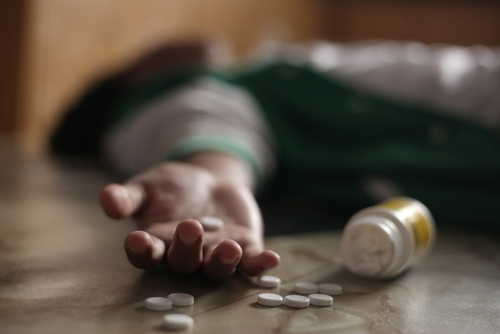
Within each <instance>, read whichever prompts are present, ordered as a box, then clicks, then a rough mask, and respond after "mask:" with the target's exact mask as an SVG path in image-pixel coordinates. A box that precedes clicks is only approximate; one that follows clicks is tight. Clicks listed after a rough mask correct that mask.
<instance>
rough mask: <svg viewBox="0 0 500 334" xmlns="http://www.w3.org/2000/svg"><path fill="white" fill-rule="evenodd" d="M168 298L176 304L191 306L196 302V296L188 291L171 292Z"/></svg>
mask: <svg viewBox="0 0 500 334" xmlns="http://www.w3.org/2000/svg"><path fill="white" fill-rule="evenodd" d="M168 299H170V300H171V301H172V304H173V305H174V306H189V305H193V304H194V297H193V296H191V295H189V294H187V293H171V294H169V295H168Z"/></svg>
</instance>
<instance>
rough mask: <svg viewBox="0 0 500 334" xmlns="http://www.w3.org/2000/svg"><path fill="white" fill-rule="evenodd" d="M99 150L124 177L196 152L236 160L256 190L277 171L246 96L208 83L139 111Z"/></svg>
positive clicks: (270, 144) (264, 129)
mask: <svg viewBox="0 0 500 334" xmlns="http://www.w3.org/2000/svg"><path fill="white" fill-rule="evenodd" d="M102 147H103V155H104V158H105V159H106V160H107V161H108V162H109V163H110V164H111V166H112V167H113V168H114V169H116V170H117V171H118V172H119V173H120V174H122V175H124V176H129V175H133V174H136V173H139V172H141V171H142V170H144V169H146V168H148V167H150V166H152V165H154V164H156V163H159V162H161V161H165V160H175V159H179V158H182V157H183V156H186V155H189V154H191V153H195V152H200V151H217V152H224V153H228V154H231V155H234V156H236V157H238V158H239V159H241V160H242V161H243V162H245V163H246V164H247V165H248V166H249V168H250V169H251V170H252V172H253V174H254V176H255V180H256V181H257V183H258V184H259V185H261V184H262V182H263V180H264V179H266V178H268V177H270V175H271V174H272V173H273V171H274V169H275V165H276V162H275V152H274V140H273V138H272V136H271V132H270V130H269V128H268V126H267V124H266V122H265V121H264V118H263V116H262V114H261V111H260V108H259V106H258V104H257V103H256V101H255V100H254V98H253V97H252V96H251V94H250V93H249V92H247V91H246V90H244V89H243V88H239V87H235V86H232V85H230V84H227V83H223V82H221V81H219V80H217V79H213V78H208V77H204V78H200V79H198V80H196V81H193V82H190V83H188V84H185V85H183V86H182V87H179V88H178V89H176V90H174V91H172V92H169V93H168V94H166V95H164V96H161V97H159V98H156V99H155V100H153V101H151V102H150V103H148V104H145V105H144V106H142V107H139V108H138V109H137V110H135V111H134V112H133V113H131V115H129V116H128V117H127V118H125V119H123V120H121V121H120V123H118V124H116V125H115V126H114V127H113V128H112V129H111V130H110V131H109V132H108V133H107V135H106V136H105V137H104V140H103V145H102Z"/></svg>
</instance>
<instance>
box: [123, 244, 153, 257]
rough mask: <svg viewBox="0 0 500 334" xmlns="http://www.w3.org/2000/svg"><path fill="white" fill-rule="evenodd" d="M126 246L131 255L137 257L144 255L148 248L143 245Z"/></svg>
mask: <svg viewBox="0 0 500 334" xmlns="http://www.w3.org/2000/svg"><path fill="white" fill-rule="evenodd" d="M127 246H128V248H129V249H130V251H131V252H132V253H134V254H137V255H139V254H142V253H144V252H145V251H146V250H147V249H148V246H147V245H144V244H143V245H133V244H127Z"/></svg>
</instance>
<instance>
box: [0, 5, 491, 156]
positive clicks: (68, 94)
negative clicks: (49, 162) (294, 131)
mask: <svg viewBox="0 0 500 334" xmlns="http://www.w3.org/2000/svg"><path fill="white" fill-rule="evenodd" d="M499 17H500V3H499V2H496V1H494V2H485V1H472V0H470V1H465V0H463V1H460V0H456V1H448V0H436V1H418V2H417V1H410V0H351V1H346V0H344V1H342V0H141V1H137V0H104V1H103V0H16V1H0V24H1V26H0V28H1V30H0V43H1V45H2V46H3V47H4V49H3V50H7V51H8V52H2V53H1V58H0V69H1V70H2V75H1V76H0V88H1V91H0V106H1V109H2V110H1V115H0V131H3V132H9V133H14V134H16V135H17V137H18V138H20V139H21V141H22V142H23V143H24V144H25V146H27V147H31V148H33V149H36V150H40V149H43V148H45V147H46V142H47V138H48V134H49V133H50V132H51V131H52V128H53V127H54V125H55V124H56V122H57V121H58V119H59V117H60V115H61V112H62V111H63V110H64V108H65V107H66V106H67V105H68V104H69V103H71V101H73V100H74V99H75V98H76V97H77V96H78V95H79V93H80V92H81V91H82V90H83V89H84V88H85V87H86V86H87V85H88V84H89V83H90V82H92V81H93V80H95V79H96V78H98V77H100V76H103V75H105V74H106V73H109V72H111V71H113V70H114V69H116V68H119V67H120V66H123V65H124V64H126V63H128V62H130V61H131V60H132V59H134V58H135V57H137V56H138V55H139V54H141V53H142V52H143V51H144V50H145V49H148V48H151V47H153V46H154V45H157V44H159V43H163V42H165V41H168V40H171V39H175V38H182V37H193V36H206V35H222V36H225V37H226V38H228V40H230V41H231V42H232V43H233V44H234V47H235V50H236V52H237V54H238V55H243V54H245V53H246V52H248V51H249V50H251V48H252V47H253V46H255V45H256V44H258V43H259V42H260V41H262V40H264V39H266V38H275V39H276V38H277V39H281V40H288V41H290V40H302V39H309V38H327V39H332V40H340V41H348V40H356V39H366V38H390V39H417V40H421V41H423V42H429V43H434V42H443V43H457V44H464V45H471V44H477V43H481V44H486V45H500V33H499V32H500V20H499V19H498V18H499Z"/></svg>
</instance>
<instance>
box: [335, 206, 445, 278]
mask: <svg viewBox="0 0 500 334" xmlns="http://www.w3.org/2000/svg"><path fill="white" fill-rule="evenodd" d="M435 239H436V227H435V224H434V219H433V218H432V215H431V213H430V212H429V210H428V209H427V207H426V206H425V205H424V204H422V203H421V202H419V201H417V200H415V199H412V198H407V197H394V198H390V199H388V200H386V201H384V202H382V203H380V204H378V205H375V206H372V207H368V208H366V209H363V210H361V211H359V212H358V213H356V214H355V215H354V216H352V217H351V219H349V221H348V222H347V224H346V226H345V228H344V231H343V233H342V238H341V241H340V252H341V256H342V260H343V261H344V264H345V265H346V267H347V268H348V269H349V271H351V272H352V273H354V274H356V275H359V276H364V277H380V278H389V277H394V276H397V275H398V274H401V273H402V272H403V271H405V270H406V269H408V267H409V266H410V265H411V264H412V263H414V262H415V261H416V260H418V259H420V258H422V257H423V256H424V255H426V254H427V253H428V252H429V251H430V250H431V249H432V247H433V245H434V242H435Z"/></svg>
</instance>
